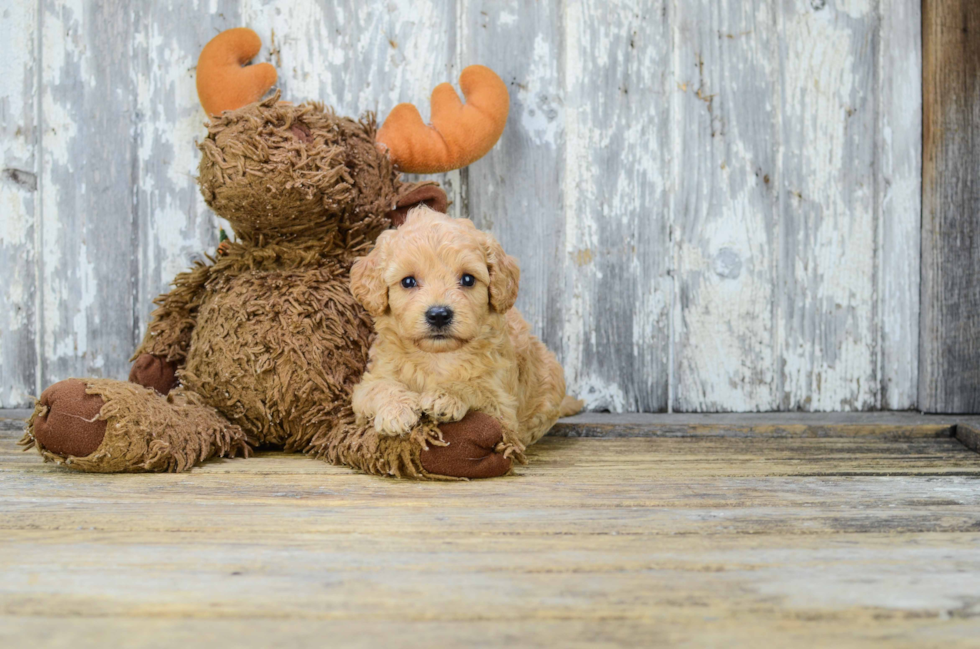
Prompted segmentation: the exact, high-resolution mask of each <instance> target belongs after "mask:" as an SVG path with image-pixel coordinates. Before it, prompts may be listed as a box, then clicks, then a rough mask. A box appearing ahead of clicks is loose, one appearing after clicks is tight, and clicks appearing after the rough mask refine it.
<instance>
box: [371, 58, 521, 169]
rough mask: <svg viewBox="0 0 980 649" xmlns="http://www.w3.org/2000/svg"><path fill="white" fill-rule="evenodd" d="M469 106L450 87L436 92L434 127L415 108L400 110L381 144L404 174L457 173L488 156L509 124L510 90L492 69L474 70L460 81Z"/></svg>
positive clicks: (391, 117) (390, 119)
mask: <svg viewBox="0 0 980 649" xmlns="http://www.w3.org/2000/svg"><path fill="white" fill-rule="evenodd" d="M459 87H460V88H461V89H462V90H463V96H464V97H466V104H463V103H462V102H461V101H460V100H459V96H458V95H457V94H456V91H455V90H453V87H452V86H451V85H449V84H448V83H441V84H439V85H438V86H436V89H435V90H433V91H432V100H431V103H432V125H431V126H426V125H425V124H424V123H422V116H421V115H419V111H418V109H417V108H415V106H413V105H412V104H398V105H397V106H395V108H394V109H393V110H392V111H391V113H390V114H389V115H388V119H386V120H385V123H384V125H383V126H382V127H381V130H379V131H378V138H377V139H378V142H380V143H381V144H384V145H385V146H386V147H387V148H388V152H389V154H390V155H391V159H392V161H393V162H394V163H395V166H396V167H398V169H399V170H400V171H404V172H407V173H416V174H431V173H438V172H440V171H450V170H452V169H459V168H460V167H465V166H466V165H468V164H470V163H472V162H475V161H477V160H479V159H480V158H482V157H483V156H484V155H486V154H487V152H488V151H490V149H492V148H493V145H494V144H496V143H497V140H499V139H500V134H501V133H503V132H504V124H506V123H507V113H508V111H509V110H510V100H509V98H508V96H507V86H506V85H504V82H503V81H501V80H500V77H498V76H497V74H496V73H495V72H494V71H493V70H491V69H490V68H486V67H483V66H482V65H471V66H469V67H468V68H466V69H465V70H463V74H461V75H460V77H459Z"/></svg>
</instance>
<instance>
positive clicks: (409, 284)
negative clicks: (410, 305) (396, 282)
mask: <svg viewBox="0 0 980 649" xmlns="http://www.w3.org/2000/svg"><path fill="white" fill-rule="evenodd" d="M416 286H418V282H416V281H415V278H414V277H406V278H405V279H403V280H402V288H415V287H416Z"/></svg>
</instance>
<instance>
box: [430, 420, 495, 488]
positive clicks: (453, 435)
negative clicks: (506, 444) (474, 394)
mask: <svg viewBox="0 0 980 649" xmlns="http://www.w3.org/2000/svg"><path fill="white" fill-rule="evenodd" d="M439 428H440V429H441V430H442V438H443V440H444V441H445V442H446V443H445V444H444V445H438V446H435V445H433V446H430V447H429V448H428V449H425V450H423V451H422V453H421V455H420V459H421V461H422V467H423V468H424V469H425V470H426V471H428V472H429V473H434V474H441V475H451V476H458V477H460V478H496V477H497V476H502V475H504V474H506V473H508V472H509V471H510V469H511V460H510V458H508V457H506V456H505V455H503V454H502V453H497V452H495V449H496V448H497V445H498V444H500V443H501V442H502V441H503V439H504V437H503V432H502V430H501V427H500V422H499V421H497V420H496V419H494V418H493V417H490V416H489V415H485V414H483V413H482V412H470V413H467V415H466V416H465V417H463V418H462V419H460V420H459V421H457V422H455V423H449V424H442V425H441V426H440V427H439Z"/></svg>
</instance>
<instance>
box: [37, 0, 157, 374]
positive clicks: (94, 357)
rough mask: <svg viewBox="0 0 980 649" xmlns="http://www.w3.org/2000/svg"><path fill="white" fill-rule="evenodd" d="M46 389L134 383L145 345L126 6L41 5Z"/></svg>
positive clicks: (108, 2) (73, 0)
mask: <svg viewBox="0 0 980 649" xmlns="http://www.w3.org/2000/svg"><path fill="white" fill-rule="evenodd" d="M40 20H41V56H40V64H41V77H40V78H41V85H40V88H39V100H40V102H41V122H40V124H39V128H40V131H41V135H40V147H41V174H40V185H39V190H40V193H41V199H40V200H41V202H40V206H41V207H40V212H39V215H38V222H39V227H40V242H41V249H40V251H39V254H40V256H41V273H40V275H39V282H40V284H39V286H38V291H37V292H38V295H39V296H40V306H39V309H40V313H41V318H42V320H41V321H42V325H43V326H42V328H41V330H40V331H39V335H40V336H41V352H42V357H41V359H40V362H39V366H40V367H39V371H40V373H41V384H42V385H44V386H47V385H49V384H51V383H52V382H54V381H58V380H61V379H65V378H68V377H71V376H99V377H112V378H125V377H126V376H127V374H128V372H129V362H128V359H129V355H130V354H131V353H132V349H133V346H134V343H135V338H136V334H135V327H134V324H135V321H136V318H137V304H136V285H137V278H138V277H139V266H138V263H137V258H138V236H137V234H138V229H137V220H136V216H135V210H134V209H133V201H134V196H135V193H136V186H137V184H138V182H139V178H138V175H137V168H138V167H137V156H136V137H135V135H136V130H137V116H136V110H135V108H136V92H135V87H134V82H133V66H134V57H133V42H132V35H133V33H134V31H135V25H134V21H133V12H132V11H131V5H130V3H129V2H126V1H125V0H104V1H99V2H83V1H81V0H65V1H61V0H57V1H45V2H44V3H43V4H42V6H41V18H40Z"/></svg>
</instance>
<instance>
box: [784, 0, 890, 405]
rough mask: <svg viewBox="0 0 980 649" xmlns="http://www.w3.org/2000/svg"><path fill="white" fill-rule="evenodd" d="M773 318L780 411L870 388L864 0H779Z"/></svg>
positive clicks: (853, 398) (873, 390) (841, 401)
mask: <svg viewBox="0 0 980 649" xmlns="http://www.w3.org/2000/svg"><path fill="white" fill-rule="evenodd" d="M783 7H784V11H782V12H780V15H779V16H778V23H777V28H778V30H779V41H780V42H779V56H780V59H781V63H782V65H781V68H782V83H781V86H780V96H779V99H778V101H779V104H780V109H779V111H780V112H779V118H778V119H779V124H780V132H781V138H780V139H781V147H782V154H781V156H780V169H779V171H778V173H777V176H776V178H777V180H776V182H777V186H778V187H779V207H780V208H779V219H778V223H779V225H778V232H777V233H776V238H777V240H778V241H779V250H780V254H779V257H778V260H777V271H776V272H777V277H778V278H779V279H778V281H779V284H778V289H777V293H778V297H777V303H776V326H777V335H778V339H779V359H780V365H781V372H780V388H779V399H780V404H781V406H782V408H784V409H804V410H863V409H869V408H874V407H875V405H876V403H877V398H878V384H877V365H876V352H877V349H876V337H875V319H876V315H877V314H876V309H875V299H874V298H875V283H874V278H875V257H874V250H875V214H874V201H875V174H874V164H875V149H874V145H875V142H874V138H873V137H868V134H870V133H873V132H874V130H875V106H876V102H875V94H874V93H875V60H876V56H875V55H876V50H875V40H876V38H877V34H876V31H877V29H876V28H877V16H876V14H875V12H874V6H873V4H872V3H871V2H849V1H845V0H839V1H837V2H823V1H821V2H805V3H804V2H800V3H797V2H793V3H789V2H785V3H783Z"/></svg>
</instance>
